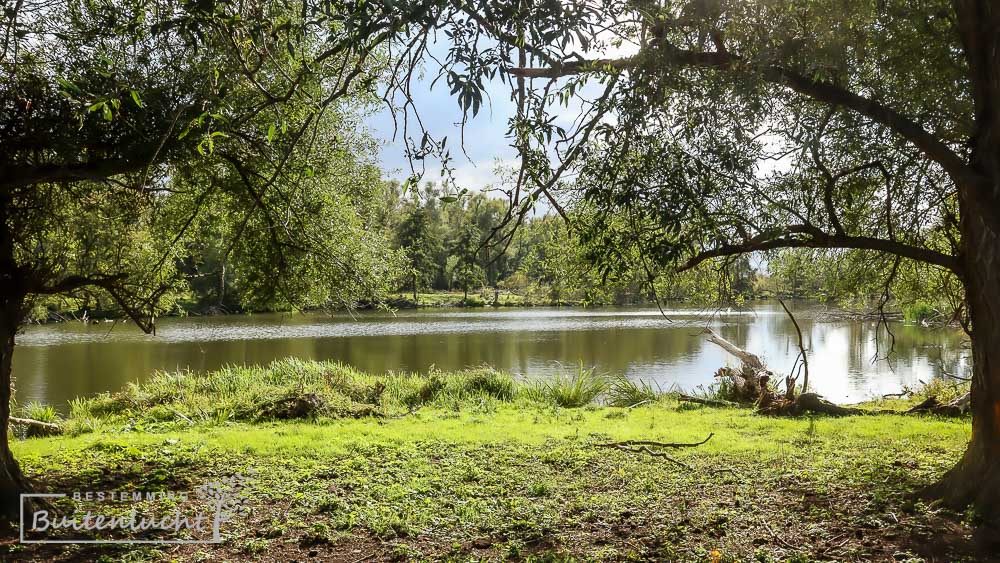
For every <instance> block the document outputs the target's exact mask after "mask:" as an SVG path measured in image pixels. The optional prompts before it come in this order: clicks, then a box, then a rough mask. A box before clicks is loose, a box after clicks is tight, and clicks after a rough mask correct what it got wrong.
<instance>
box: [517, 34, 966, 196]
mask: <svg viewBox="0 0 1000 563" xmlns="http://www.w3.org/2000/svg"><path fill="white" fill-rule="evenodd" d="M644 51H645V52H643V51H640V52H639V54H637V55H634V56H631V57H625V58H619V59H596V60H581V61H567V62H565V63H562V64H559V65H554V66H550V67H544V68H513V69H511V70H510V73H511V74H513V75H514V76H523V77H525V78H559V77H563V76H570V75H575V74H580V73H584V72H608V71H619V70H624V69H629V68H635V67H639V66H641V65H643V64H645V63H648V62H651V61H653V62H657V63H662V64H665V65H668V66H674V67H694V68H709V69H717V70H722V71H729V72H739V73H752V72H756V73H758V74H759V75H760V76H761V77H762V78H763V79H764V80H766V81H767V82H770V83H772V84H779V85H782V86H786V87H788V88H790V89H792V90H794V91H796V92H798V93H800V94H802V95H804V96H807V97H809V98H812V99H814V100H816V101H819V102H823V103H827V104H832V105H837V106H843V107H845V108H849V109H851V110H853V111H855V112H857V113H859V114H861V115H864V116H865V117H868V118H869V119H871V120H873V121H875V122H877V123H879V124H881V125H884V126H885V127H887V128H889V129H890V130H892V131H894V132H895V133H896V134H898V135H900V136H902V137H903V138H905V139H906V140H908V141H910V142H911V143H913V144H914V145H916V146H917V147H918V148H919V149H920V150H921V151H922V152H923V153H924V154H925V155H927V157H928V158H930V159H931V160H933V161H935V162H937V163H938V164H940V165H941V167H942V168H944V169H945V171H947V172H948V174H949V175H950V176H951V177H952V179H954V180H955V181H956V182H959V181H961V183H962V184H970V185H980V184H982V183H983V181H982V180H983V179H982V177H981V175H980V174H979V173H978V172H977V171H976V170H974V169H973V168H972V167H971V166H969V165H968V164H967V163H966V162H965V161H964V160H963V159H962V157H961V156H959V155H958V154H957V153H956V152H955V151H954V150H952V148H951V147H949V146H948V145H947V144H946V143H944V142H943V141H941V140H940V139H938V138H937V137H935V136H934V135H933V134H931V133H930V132H928V131H927V130H926V129H924V128H923V127H922V126H921V125H920V124H919V123H917V122H915V121H913V120H912V119H911V118H909V117H908V116H906V115H904V114H902V113H900V112H898V111H896V110H895V109H893V108H890V107H888V106H885V105H883V104H881V103H879V102H877V101H875V100H873V99H871V98H866V97H865V96H861V95H859V94H856V93H854V92H851V91H850V90H847V89H846V88H843V87H841V86H838V85H836V84H833V83H831V82H826V81H822V80H814V79H811V78H808V77H806V76H803V75H802V74H799V73H797V72H795V71H793V70H791V69H788V68H785V67H782V66H780V65H774V64H763V65H762V64H755V63H752V62H750V61H747V60H746V59H744V58H743V57H740V56H737V55H733V54H732V53H729V52H703V51H691V50H686V49H681V48H678V47H675V46H673V45H671V44H669V43H661V44H659V45H658V46H656V47H647V48H646V49H644Z"/></svg>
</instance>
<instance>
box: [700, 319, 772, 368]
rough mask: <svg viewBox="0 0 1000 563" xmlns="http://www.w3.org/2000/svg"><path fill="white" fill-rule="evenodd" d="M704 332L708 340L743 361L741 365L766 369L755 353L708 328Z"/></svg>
mask: <svg viewBox="0 0 1000 563" xmlns="http://www.w3.org/2000/svg"><path fill="white" fill-rule="evenodd" d="M704 334H707V335H708V337H707V338H708V341H709V342H711V343H712V344H715V345H716V346H718V347H720V348H722V349H723V350H725V351H726V352H729V353H730V354H732V355H733V356H735V357H736V358H737V359H739V361H741V362H743V365H745V366H748V367H750V368H753V369H755V370H757V371H766V369H765V368H764V362H763V361H761V359H760V358H759V357H758V356H757V355H756V354H752V353H750V352H747V351H746V350H744V349H743V348H740V347H739V346H737V345H735V344H733V343H732V342H730V341H728V340H726V339H725V338H723V337H722V336H721V335H719V333H717V332H715V331H714V330H712V329H710V328H706V329H705V331H704Z"/></svg>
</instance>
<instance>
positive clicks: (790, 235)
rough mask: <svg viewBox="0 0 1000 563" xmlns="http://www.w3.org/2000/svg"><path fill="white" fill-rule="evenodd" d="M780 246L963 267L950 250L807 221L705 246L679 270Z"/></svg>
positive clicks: (957, 271)
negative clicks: (839, 231) (833, 230)
mask: <svg viewBox="0 0 1000 563" xmlns="http://www.w3.org/2000/svg"><path fill="white" fill-rule="evenodd" d="M777 248H849V249H856V250H873V251H877V252H885V253H887V254H893V255H895V256H900V257H903V258H908V259H911V260H916V261H918V262H925V263H927V264H934V265H936V266H941V267H942V268H946V269H948V270H951V271H952V272H955V273H956V274H958V273H960V271H961V266H960V264H959V261H958V260H957V259H956V258H955V257H954V256H951V255H949V254H943V253H941V252H937V251H934V250H930V249H927V248H921V247H919V246H910V245H908V244H903V243H901V242H897V241H892V240H886V239H880V238H874V237H857V236H846V235H830V234H827V233H824V232H823V231H820V230H819V229H816V228H814V227H810V226H807V225H789V226H787V227H784V228H781V229H776V230H774V231H770V232H767V233H762V234H759V235H757V236H755V237H752V238H750V239H747V240H745V241H743V242H741V243H736V244H724V245H720V246H717V247H715V248H712V249H709V250H705V251H703V252H700V253H698V254H697V255H695V256H694V257H692V258H691V259H690V260H688V261H687V262H685V263H684V264H683V265H682V266H681V267H680V268H678V271H680V272H683V271H685V270H690V269H691V268H694V267H695V266H697V265H698V264H701V263H702V262H704V261H706V260H709V259H712V258H722V257H725V256H737V255H740V254H749V253H751V252H758V251H764V250H774V249H777Z"/></svg>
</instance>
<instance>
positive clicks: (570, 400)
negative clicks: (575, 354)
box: [544, 364, 608, 408]
mask: <svg viewBox="0 0 1000 563" xmlns="http://www.w3.org/2000/svg"><path fill="white" fill-rule="evenodd" d="M607 388H608V380H607V378H606V377H604V376H603V375H600V374H595V373H594V368H589V369H587V368H584V367H583V364H581V365H580V366H579V367H578V368H577V370H576V371H575V372H573V373H572V374H571V375H569V376H566V375H558V376H556V377H555V378H554V379H553V380H552V381H549V382H548V383H546V384H545V387H544V389H545V394H546V395H547V396H548V397H549V399H551V400H552V401H553V402H554V403H555V404H557V405H559V406H560V407H564V408H577V407H582V406H585V405H589V404H590V403H592V402H593V401H594V400H595V399H597V398H598V397H599V396H600V395H601V393H603V392H604V391H605V390H606V389H607Z"/></svg>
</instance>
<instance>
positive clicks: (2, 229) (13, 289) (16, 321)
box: [0, 202, 27, 520]
mask: <svg viewBox="0 0 1000 563" xmlns="http://www.w3.org/2000/svg"><path fill="white" fill-rule="evenodd" d="M5 207H6V206H5V205H4V204H3V203H2V202H0V518H6V519H8V520H13V519H16V518H17V517H18V516H19V514H18V510H19V508H18V507H19V506H20V504H19V501H20V494H21V493H22V492H24V491H26V490H27V483H26V481H25V479H24V475H23V474H22V473H21V468H20V467H19V466H18V465H17V461H15V460H14V454H13V453H11V451H10V443H9V439H10V399H11V392H12V390H13V378H12V372H11V365H12V360H13V356H14V336H15V334H16V333H17V328H18V326H20V324H21V321H22V319H23V316H24V308H25V298H26V296H27V294H26V288H25V284H24V277H23V276H21V275H19V273H20V269H19V268H18V267H17V263H16V261H15V260H14V251H13V248H14V245H13V240H12V237H11V235H10V232H9V230H8V227H7V221H6V217H5V216H4V213H3V212H4V210H5Z"/></svg>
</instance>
